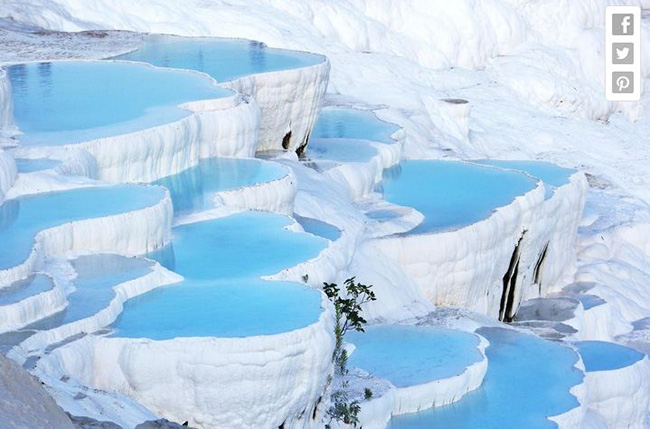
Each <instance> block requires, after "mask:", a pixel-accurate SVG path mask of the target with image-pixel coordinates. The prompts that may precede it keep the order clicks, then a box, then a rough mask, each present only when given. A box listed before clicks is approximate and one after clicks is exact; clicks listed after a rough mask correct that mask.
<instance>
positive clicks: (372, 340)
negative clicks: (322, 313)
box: [346, 325, 483, 387]
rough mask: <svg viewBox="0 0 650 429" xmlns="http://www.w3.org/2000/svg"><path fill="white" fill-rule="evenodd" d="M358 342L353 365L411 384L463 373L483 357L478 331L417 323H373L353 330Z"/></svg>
mask: <svg viewBox="0 0 650 429" xmlns="http://www.w3.org/2000/svg"><path fill="white" fill-rule="evenodd" d="M346 340H347V341H349V342H351V343H352V344H354V345H355V346H356V349H355V350H354V352H353V353H352V355H351V356H350V358H349V361H348V362H349V366H350V367H357V368H361V369H363V370H365V371H367V372H368V373H370V374H371V375H374V376H376V377H379V378H384V379H387V380H388V381H390V382H391V383H392V384H393V385H394V386H396V387H408V386H414V385H418V384H424V383H428V382H431V381H434V380H439V379H443V378H449V377H453V376H456V375H459V374H462V373H463V371H464V370H465V369H466V368H467V367H468V366H470V365H472V364H474V363H476V362H479V361H481V360H482V358H483V357H482V355H481V353H480V351H479V350H478V348H477V346H478V345H479V339H478V337H476V335H473V334H469V333H466V332H460V331H452V330H449V329H434V328H427V327H416V326H397V325H385V326H374V327H373V326H371V327H368V328H366V332H365V333H364V332H350V333H349V334H348V335H347V336H346Z"/></svg>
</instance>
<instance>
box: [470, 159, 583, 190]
mask: <svg viewBox="0 0 650 429" xmlns="http://www.w3.org/2000/svg"><path fill="white" fill-rule="evenodd" d="M472 162H475V163H477V164H482V165H491V166H493V167H499V168H508V169H511V170H519V171H523V172H524V173H527V174H530V175H531V176H533V177H537V178H538V179H540V180H541V181H542V182H544V183H547V184H549V185H551V186H553V187H555V188H557V187H559V186H563V185H566V184H567V183H569V178H570V177H571V175H572V174H574V173H575V172H576V171H575V170H571V169H570V168H563V167H560V166H559V165H555V164H553V163H550V162H543V161H503V160H497V159H478V160H474V161H472Z"/></svg>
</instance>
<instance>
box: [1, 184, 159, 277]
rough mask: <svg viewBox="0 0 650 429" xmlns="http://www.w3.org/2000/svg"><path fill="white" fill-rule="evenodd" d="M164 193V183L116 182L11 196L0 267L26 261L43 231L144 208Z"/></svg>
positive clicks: (4, 213) (5, 210)
mask: <svg viewBox="0 0 650 429" xmlns="http://www.w3.org/2000/svg"><path fill="white" fill-rule="evenodd" d="M164 196H165V191H164V189H162V188H160V187H153V186H141V185H113V186H101V187H90V188H81V189H74V190H70V191H61V192H47V193H43V194H36V195H29V196H24V197H20V198H16V199H11V200H7V201H5V202H4V204H2V205H0V243H2V246H0V270H2V269H7V268H11V267H14V266H16V265H18V264H20V263H22V262H23V261H25V259H26V258H27V257H28V256H29V254H30V252H31V249H32V246H33V245H34V238H35V236H36V234H37V233H38V232H39V231H42V230H44V229H48V228H52V227H55V226H59V225H62V224H64V223H67V222H73V221H78V220H82V219H91V218H98V217H104V216H112V215H117V214H120V213H126V212H129V211H133V210H139V209H143V208H145V207H150V206H153V205H155V204H156V203H158V202H160V200H161V199H162V198H163V197H164Z"/></svg>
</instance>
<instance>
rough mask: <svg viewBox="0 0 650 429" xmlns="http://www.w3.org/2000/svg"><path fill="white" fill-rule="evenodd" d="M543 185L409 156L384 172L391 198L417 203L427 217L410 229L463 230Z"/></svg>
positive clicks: (384, 185) (385, 191) (476, 167)
mask: <svg viewBox="0 0 650 429" xmlns="http://www.w3.org/2000/svg"><path fill="white" fill-rule="evenodd" d="M536 186H537V182H536V180H535V179H532V178H530V177H528V176H526V175H524V174H521V173H518V172H515V171H508V170H499V169H495V168H488V167H483V166H479V165H475V164H470V163H464V162H455V161H433V160H407V161H403V162H402V163H401V164H399V165H396V166H394V167H391V168H389V169H387V170H385V171H384V180H383V182H382V183H381V184H380V186H379V188H380V190H381V191H382V192H383V195H384V199H386V200H387V201H389V202H391V203H394V204H398V205H402V206H408V207H413V208H415V209H416V210H418V211H419V212H420V213H422V214H423V215H424V221H423V222H422V223H421V224H419V225H418V226H417V227H416V228H415V229H413V230H411V231H410V232H409V233H415V234H421V233H429V232H440V231H447V230H453V229H456V228H461V227H463V226H467V225H471V224H473V223H476V222H478V221H481V220H483V219H486V218H488V217H489V216H490V215H491V214H492V212H493V211H494V210H496V209H497V208H499V207H503V206H506V205H508V204H510V203H512V201H513V200H514V199H515V198H516V197H518V196H520V195H524V194H525V193H527V192H529V191H531V190H532V189H534V188H535V187H536Z"/></svg>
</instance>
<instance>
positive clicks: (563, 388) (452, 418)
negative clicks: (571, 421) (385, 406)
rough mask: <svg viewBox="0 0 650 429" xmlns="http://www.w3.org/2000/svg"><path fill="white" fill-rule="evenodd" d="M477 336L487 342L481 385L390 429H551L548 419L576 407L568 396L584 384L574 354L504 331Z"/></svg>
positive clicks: (492, 330) (405, 417)
mask: <svg viewBox="0 0 650 429" xmlns="http://www.w3.org/2000/svg"><path fill="white" fill-rule="evenodd" d="M477 332H478V333H479V334H480V335H482V336H484V337H486V338H487V340H488V341H489V342H490V345H489V346H488V348H487V350H486V354H487V357H488V362H489V365H488V370H487V374H486V376H485V380H484V381H483V385H482V386H481V387H479V388H478V389H477V390H475V391H473V392H470V393H468V394H467V395H465V396H464V397H463V399H461V400H460V401H459V402H456V403H454V404H451V405H447V406H444V407H440V408H433V409H430V410H427V411H423V412H420V413H414V414H405V415H402V416H396V417H393V419H392V420H391V422H390V425H389V427H390V428H393V429H397V428H399V429H405V428H409V429H430V428H472V429H474V428H494V429H502V428H527V429H537V428H553V427H557V425H556V424H555V423H553V422H551V421H550V420H548V419H547V418H546V417H547V416H554V415H558V414H561V413H564V412H567V411H569V410H571V409H573V408H575V407H578V406H579V405H580V404H579V402H578V400H577V399H576V398H575V396H573V395H572V394H571V393H570V392H569V390H570V389H571V387H573V386H575V385H577V384H579V383H581V382H582V379H583V374H582V372H580V371H579V370H578V369H576V368H575V367H574V366H573V365H574V364H575V363H576V362H577V361H578V356H577V355H576V353H575V352H574V351H573V350H571V349H569V348H567V347H562V346H561V345H559V344H557V343H554V342H550V341H545V340H542V339H540V338H538V337H536V336H533V335H527V334H522V333H519V332H516V331H511V330H506V329H502V328H482V329H479V330H478V331H477Z"/></svg>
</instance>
